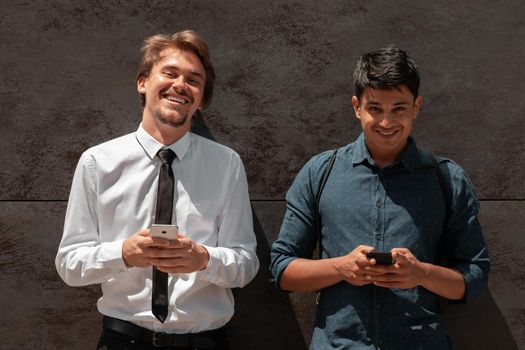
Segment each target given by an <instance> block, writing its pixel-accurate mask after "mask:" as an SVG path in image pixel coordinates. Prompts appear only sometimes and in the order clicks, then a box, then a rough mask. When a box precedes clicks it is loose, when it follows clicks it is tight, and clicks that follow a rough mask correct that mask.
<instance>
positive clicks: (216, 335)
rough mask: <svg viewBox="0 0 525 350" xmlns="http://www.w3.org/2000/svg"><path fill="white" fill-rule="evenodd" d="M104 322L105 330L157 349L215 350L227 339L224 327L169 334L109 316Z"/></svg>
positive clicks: (105, 317)
mask: <svg viewBox="0 0 525 350" xmlns="http://www.w3.org/2000/svg"><path fill="white" fill-rule="evenodd" d="M102 322H103V326H104V328H105V329H110V330H112V331H115V332H117V333H121V334H124V335H127V336H128V337H131V338H134V339H138V340H141V341H142V342H143V343H145V344H152V345H153V346H155V347H162V346H172V347H194V348H199V349H215V348H216V347H217V346H218V345H219V340H220V339H223V338H224V337H225V334H224V327H222V328H219V329H214V330H211V331H205V332H200V333H188V334H169V333H163V332H154V331H150V330H149V329H146V328H142V327H140V326H137V325H135V324H133V323H130V322H127V321H123V320H119V319H118V318H113V317H109V316H104V318H103V320H102Z"/></svg>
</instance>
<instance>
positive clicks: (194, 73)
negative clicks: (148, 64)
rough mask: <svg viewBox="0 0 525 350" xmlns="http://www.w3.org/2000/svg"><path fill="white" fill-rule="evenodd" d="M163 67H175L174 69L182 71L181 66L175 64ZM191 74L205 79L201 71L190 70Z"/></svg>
mask: <svg viewBox="0 0 525 350" xmlns="http://www.w3.org/2000/svg"><path fill="white" fill-rule="evenodd" d="M162 69H173V70H177V71H180V68H179V67H178V66H174V65H166V66H164V67H162ZM190 75H193V76H196V77H199V78H201V79H202V80H204V76H203V75H202V74H201V73H200V72H198V71H196V70H192V71H190Z"/></svg>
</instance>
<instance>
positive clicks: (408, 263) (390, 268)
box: [368, 248, 427, 289]
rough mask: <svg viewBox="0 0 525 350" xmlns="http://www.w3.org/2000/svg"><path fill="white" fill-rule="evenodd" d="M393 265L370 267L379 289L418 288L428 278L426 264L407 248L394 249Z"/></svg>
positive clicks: (374, 281) (370, 273)
mask: <svg viewBox="0 0 525 350" xmlns="http://www.w3.org/2000/svg"><path fill="white" fill-rule="evenodd" d="M392 258H393V259H394V260H395V263H394V264H393V265H377V264H376V265H373V266H369V267H368V270H369V276H370V278H371V281H372V283H374V284H375V285H376V286H378V287H384V288H401V289H408V288H414V287H417V286H418V285H420V284H421V283H422V281H423V280H424V278H425V277H426V274H427V272H426V269H425V265H426V264H425V263H422V262H421V261H419V260H418V259H417V258H416V257H415V256H414V255H413V254H412V252H410V250H408V249H407V248H394V249H392Z"/></svg>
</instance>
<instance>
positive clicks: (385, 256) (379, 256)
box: [366, 252, 395, 265]
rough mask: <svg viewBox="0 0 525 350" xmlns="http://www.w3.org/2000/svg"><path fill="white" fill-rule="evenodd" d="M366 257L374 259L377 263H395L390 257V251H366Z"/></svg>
mask: <svg viewBox="0 0 525 350" xmlns="http://www.w3.org/2000/svg"><path fill="white" fill-rule="evenodd" d="M366 258H367V259H374V260H375V261H376V264H378V265H392V264H394V263H395V261H394V259H392V253H390V252H388V253H380V252H370V253H366Z"/></svg>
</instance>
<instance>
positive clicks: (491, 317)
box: [442, 293, 518, 350]
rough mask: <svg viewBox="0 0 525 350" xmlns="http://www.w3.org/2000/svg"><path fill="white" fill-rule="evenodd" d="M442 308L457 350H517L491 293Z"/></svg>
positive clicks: (445, 305)
mask: <svg viewBox="0 0 525 350" xmlns="http://www.w3.org/2000/svg"><path fill="white" fill-rule="evenodd" d="M442 308H443V315H444V318H445V320H446V322H447V329H448V333H449V335H450V338H451V339H452V343H453V344H454V349H455V350H470V349H477V350H492V349H500V350H518V346H517V345H516V342H515V341H514V339H513V337H512V334H511V332H510V330H509V327H508V325H507V323H506V322H505V319H504V318H503V315H502V314H501V311H500V310H499V308H498V306H497V305H496V302H495V301H494V298H493V297H492V295H491V294H490V293H488V294H485V296H483V297H482V298H480V299H478V300H472V301H469V302H468V303H466V304H443V305H442Z"/></svg>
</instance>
